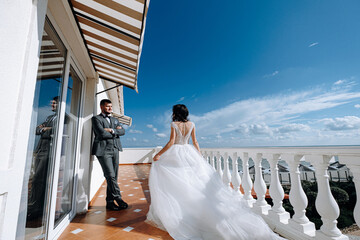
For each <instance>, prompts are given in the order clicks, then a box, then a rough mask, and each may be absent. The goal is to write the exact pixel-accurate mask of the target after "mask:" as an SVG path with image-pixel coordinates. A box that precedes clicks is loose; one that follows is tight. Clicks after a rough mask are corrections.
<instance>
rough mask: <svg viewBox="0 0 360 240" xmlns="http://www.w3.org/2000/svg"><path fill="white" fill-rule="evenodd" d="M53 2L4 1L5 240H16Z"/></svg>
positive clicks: (1, 235)
mask: <svg viewBox="0 0 360 240" xmlns="http://www.w3.org/2000/svg"><path fill="white" fill-rule="evenodd" d="M46 7H47V1H46V0H39V1H21V0H11V1H7V0H5V1H1V2H0V16H1V21H0V36H1V37H0V41H1V42H0V53H1V54H0V76H1V78H2V79H1V85H0V102H1V103H2V106H1V107H2V112H3V114H6V116H4V117H2V118H0V124H1V126H2V127H1V128H0V129H1V130H0V146H1V147H0V150H1V155H2V157H1V159H0V210H1V214H0V239H15V235H16V227H17V220H18V213H19V205H20V197H21V189H22V182H23V175H24V168H25V161H26V154H27V145H28V144H27V142H28V138H29V128H30V124H29V123H30V122H31V113H32V103H33V98H34V89H35V81H36V74H37V68H38V62H39V48H40V44H41V36H42V32H43V26H44V21H45V13H46Z"/></svg>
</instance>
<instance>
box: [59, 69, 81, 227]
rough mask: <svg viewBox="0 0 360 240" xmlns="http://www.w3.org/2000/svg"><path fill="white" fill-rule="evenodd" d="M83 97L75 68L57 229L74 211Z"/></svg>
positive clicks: (65, 127) (69, 92)
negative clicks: (76, 163) (75, 177)
mask: <svg viewBox="0 0 360 240" xmlns="http://www.w3.org/2000/svg"><path fill="white" fill-rule="evenodd" d="M81 96H82V81H81V80H80V78H79V77H78V75H77V74H76V72H75V70H74V68H72V67H71V68H70V74H69V79H68V86H67V94H66V107H65V119H64V124H63V135H62V144H61V156H60V166H59V171H58V180H57V191H56V204H55V218H54V227H55V228H56V227H57V226H58V224H59V223H60V222H61V220H62V219H64V218H65V216H67V215H68V214H70V212H71V210H72V209H73V206H72V200H73V193H74V191H73V190H74V173H75V172H74V170H75V160H76V152H77V151H76V149H77V138H78V128H79V117H80V105H81Z"/></svg>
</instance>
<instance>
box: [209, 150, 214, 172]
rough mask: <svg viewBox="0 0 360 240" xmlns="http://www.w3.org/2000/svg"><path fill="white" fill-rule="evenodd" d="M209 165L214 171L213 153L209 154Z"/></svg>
mask: <svg viewBox="0 0 360 240" xmlns="http://www.w3.org/2000/svg"><path fill="white" fill-rule="evenodd" d="M210 165H211V166H212V168H213V169H215V160H214V152H212V151H211V152H210Z"/></svg>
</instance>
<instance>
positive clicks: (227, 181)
mask: <svg viewBox="0 0 360 240" xmlns="http://www.w3.org/2000/svg"><path fill="white" fill-rule="evenodd" d="M222 180H223V182H224V184H225V185H226V186H228V187H229V189H230V190H232V189H231V186H230V181H231V174H230V169H229V154H228V153H227V152H225V153H224V173H223V178H222Z"/></svg>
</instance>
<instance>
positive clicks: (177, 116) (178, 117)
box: [172, 104, 189, 122]
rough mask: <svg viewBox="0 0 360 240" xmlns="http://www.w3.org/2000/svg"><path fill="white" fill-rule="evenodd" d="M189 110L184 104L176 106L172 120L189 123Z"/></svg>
mask: <svg viewBox="0 0 360 240" xmlns="http://www.w3.org/2000/svg"><path fill="white" fill-rule="evenodd" d="M188 116H189V110H188V109H187V107H186V106H185V105H184V104H176V105H174V106H173V114H172V120H173V122H187V121H189V119H188V118H187V117H188Z"/></svg>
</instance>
